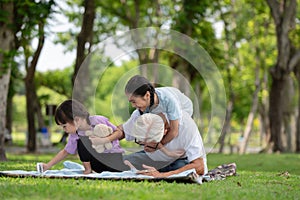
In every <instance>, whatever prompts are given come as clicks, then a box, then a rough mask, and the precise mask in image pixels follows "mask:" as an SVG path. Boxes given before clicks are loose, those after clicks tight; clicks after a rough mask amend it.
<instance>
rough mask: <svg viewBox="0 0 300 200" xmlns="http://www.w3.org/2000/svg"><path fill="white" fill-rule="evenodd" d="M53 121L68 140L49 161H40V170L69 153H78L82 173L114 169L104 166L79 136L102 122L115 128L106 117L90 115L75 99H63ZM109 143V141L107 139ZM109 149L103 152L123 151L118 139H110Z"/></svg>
mask: <svg viewBox="0 0 300 200" xmlns="http://www.w3.org/2000/svg"><path fill="white" fill-rule="evenodd" d="M55 122H56V124H57V125H59V126H61V127H62V128H63V130H64V131H65V132H67V133H68V134H69V139H68V142H67V144H66V146H65V148H64V149H63V150H61V151H60V152H59V153H58V154H57V155H56V156H55V157H54V158H53V159H52V160H51V161H49V162H48V163H42V164H41V167H42V169H40V171H46V170H48V169H50V168H51V167H52V166H53V165H55V164H57V163H58V162H60V161H62V160H63V159H65V158H66V157H67V156H68V155H69V154H75V153H76V151H77V152H78V154H79V157H80V160H81V161H82V164H83V166H84V168H85V170H84V172H83V173H84V174H89V173H91V172H92V171H95V172H98V173H100V172H102V171H112V172H113V171H116V170H115V169H113V168H111V167H109V166H106V165H105V164H103V163H101V162H100V161H99V160H98V159H96V158H95V157H94V156H93V155H92V154H91V153H90V152H89V151H88V149H87V148H86V147H85V145H84V144H83V142H82V141H81V139H80V138H79V136H85V132H86V131H91V130H93V128H94V127H95V126H96V125H98V124H104V125H106V126H109V127H111V128H112V130H115V129H116V127H115V126H114V125H113V124H111V123H110V122H109V121H108V119H107V118H105V117H103V116H99V115H96V116H90V114H89V113H88V111H87V109H86V108H85V107H84V106H83V105H82V104H81V103H79V102H78V101H76V100H66V101H64V102H63V103H62V104H61V105H60V106H59V107H58V108H57V109H56V112H55ZM109 143H110V141H109ZM108 146H109V149H105V150H104V153H123V152H124V150H123V149H122V148H121V147H120V145H119V141H118V140H113V141H111V145H108Z"/></svg>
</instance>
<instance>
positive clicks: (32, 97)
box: [24, 22, 45, 152]
mask: <svg viewBox="0 0 300 200" xmlns="http://www.w3.org/2000/svg"><path fill="white" fill-rule="evenodd" d="M43 23H44V22H41V23H40V24H38V28H39V33H40V34H39V41H38V46H37V49H36V51H35V53H34V55H33V57H32V61H31V63H30V66H29V64H28V60H29V59H28V58H26V59H25V60H26V63H25V66H26V72H27V73H26V77H25V79H24V81H25V89H26V112H27V123H28V131H27V132H28V133H27V134H28V135H27V136H28V138H27V151H28V152H35V150H36V128H35V113H36V104H37V101H38V99H37V94H36V88H35V81H34V74H35V69H36V65H37V62H38V59H39V57H40V54H41V51H42V49H43V46H44V42H45V33H44V24H43Z"/></svg>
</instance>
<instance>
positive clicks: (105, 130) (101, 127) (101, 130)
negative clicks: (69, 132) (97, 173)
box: [85, 124, 113, 153]
mask: <svg viewBox="0 0 300 200" xmlns="http://www.w3.org/2000/svg"><path fill="white" fill-rule="evenodd" d="M112 132H113V129H112V128H111V127H109V126H106V125H105V124H97V125H96V126H95V128H94V130H93V131H86V132H85V135H86V136H97V137H101V138H103V137H106V136H109V135H110V134H111V133H112ZM92 147H93V148H94V149H95V150H96V151H97V152H98V153H102V152H103V151H104V150H106V149H111V148H112V144H111V142H108V143H105V144H100V145H92Z"/></svg>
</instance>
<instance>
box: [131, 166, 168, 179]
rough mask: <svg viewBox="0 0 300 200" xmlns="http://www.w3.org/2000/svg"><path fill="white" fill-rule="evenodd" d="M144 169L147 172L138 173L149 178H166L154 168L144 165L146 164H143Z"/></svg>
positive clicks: (139, 171)
mask: <svg viewBox="0 0 300 200" xmlns="http://www.w3.org/2000/svg"><path fill="white" fill-rule="evenodd" d="M143 167H144V168H145V170H138V171H137V172H136V173H137V174H142V175H147V176H153V177H155V178H162V177H166V176H164V173H160V172H159V171H157V170H156V169H155V168H154V167H151V166H148V165H144V164H143Z"/></svg>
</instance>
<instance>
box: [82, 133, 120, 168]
mask: <svg viewBox="0 0 300 200" xmlns="http://www.w3.org/2000/svg"><path fill="white" fill-rule="evenodd" d="M77 151H78V155H79V158H80V160H81V162H90V163H91V167H92V170H93V171H95V172H97V173H101V172H103V171H110V172H118V171H117V170H116V169H113V168H111V167H109V166H106V165H105V164H103V163H102V162H100V161H99V160H98V159H96V158H95V157H94V156H93V155H92V154H91V153H90V152H89V151H88V150H87V148H86V147H85V145H84V144H83V143H82V141H81V140H80V139H78V143H77Z"/></svg>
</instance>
